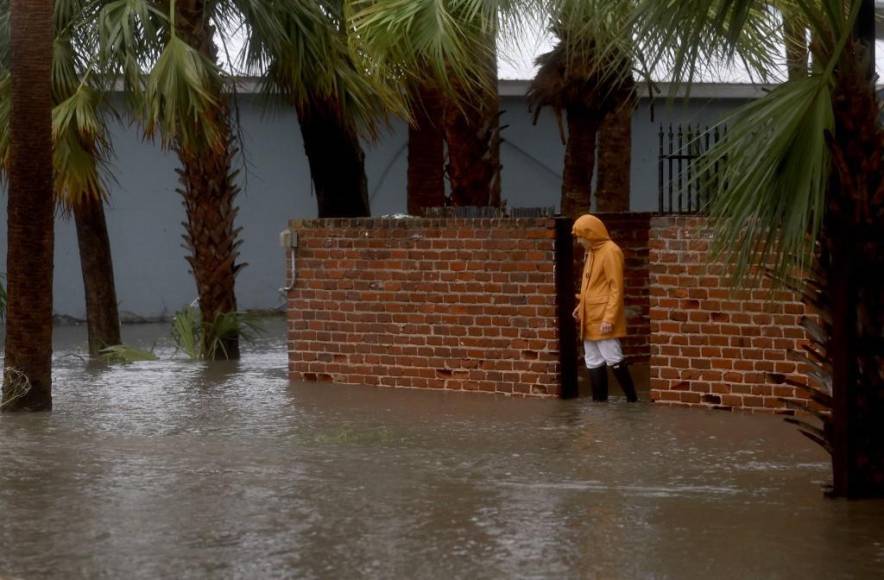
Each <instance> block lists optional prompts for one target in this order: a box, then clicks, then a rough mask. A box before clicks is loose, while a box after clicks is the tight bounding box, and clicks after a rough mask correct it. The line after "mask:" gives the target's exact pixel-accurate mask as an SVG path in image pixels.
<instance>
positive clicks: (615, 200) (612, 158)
mask: <svg viewBox="0 0 884 580" xmlns="http://www.w3.org/2000/svg"><path fill="white" fill-rule="evenodd" d="M634 109H635V100H634V99H633V94H632V83H631V82H630V83H629V86H628V87H627V90H624V91H623V92H622V93H621V102H620V104H619V105H618V106H617V107H616V108H615V109H614V110H612V111H611V112H609V113H608V114H607V115H605V117H604V119H602V124H601V128H600V129H599V143H598V147H599V154H598V155H599V159H598V163H599V171H598V183H597V184H596V193H595V201H596V210H597V211H600V212H626V211H629V196H630V172H631V170H632V111H633V110H634Z"/></svg>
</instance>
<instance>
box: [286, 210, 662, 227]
mask: <svg viewBox="0 0 884 580" xmlns="http://www.w3.org/2000/svg"><path fill="white" fill-rule="evenodd" d="M594 215H597V216H599V217H600V218H601V219H602V220H603V221H604V220H610V221H650V220H653V219H655V218H654V216H655V214H654V213H652V212H600V213H596V214H594ZM553 219H554V218H549V217H524V218H523V217H517V218H436V217H434V218H421V217H407V218H388V217H370V218H325V219H293V220H290V221H289V226H290V227H293V228H301V229H310V228H327V227H340V228H347V227H350V228H365V227H372V228H426V227H441V226H457V225H469V226H482V227H493V226H497V225H518V226H521V227H552V222H553Z"/></svg>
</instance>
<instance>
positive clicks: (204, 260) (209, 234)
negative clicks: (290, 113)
mask: <svg viewBox="0 0 884 580" xmlns="http://www.w3.org/2000/svg"><path fill="white" fill-rule="evenodd" d="M228 143H229V141H228ZM233 154H234V151H233V148H232V147H231V146H230V145H228V146H227V147H226V148H225V149H224V150H222V151H214V150H207V151H202V152H190V151H183V150H179V151H178V157H179V159H180V160H181V165H182V169H181V171H180V177H181V184H182V188H181V189H180V190H179V193H181V195H182V196H183V197H184V207H185V208H186V210H187V211H186V213H187V223H186V224H185V228H186V233H185V235H184V241H185V245H186V247H187V248H188V249H189V250H190V255H189V256H188V257H187V261H188V263H189V264H190V267H191V270H192V271H193V275H194V278H195V280H196V288H197V295H198V297H199V305H200V314H201V319H202V329H203V332H202V340H203V348H202V352H203V353H204V355H207V354H212V355H213V356H214V357H215V358H216V359H238V358H239V338H238V336H227V337H223V340H222V341H221V345H222V348H220V349H212V348H211V344H212V341H213V340H214V339H215V338H216V337H215V336H214V334H213V333H212V331H211V329H212V328H214V325H215V323H216V322H217V320H218V317H219V316H221V315H224V314H230V313H233V312H236V291H235V283H236V275H237V273H238V272H239V270H240V268H242V264H237V263H236V259H237V258H238V257H239V251H238V247H239V242H238V241H237V239H236V238H237V236H238V234H239V230H238V229H237V228H236V226H235V225H234V222H235V220H236V214H237V213H238V212H239V209H238V208H237V207H236V206H235V204H234V200H235V198H236V194H237V193H238V192H239V189H238V188H237V186H236V184H235V183H234V174H233V173H231V171H230V167H231V165H232V160H233Z"/></svg>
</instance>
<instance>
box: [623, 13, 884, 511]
mask: <svg viewBox="0 0 884 580" xmlns="http://www.w3.org/2000/svg"><path fill="white" fill-rule="evenodd" d="M777 7H780V8H783V9H785V10H787V11H789V12H788V14H790V15H792V16H798V17H799V18H800V21H801V22H803V23H805V24H806V26H808V28H809V30H810V34H811V37H812V38H813V42H812V43H811V45H810V51H811V54H812V69H811V70H810V71H809V74H808V75H807V76H806V77H804V78H794V79H791V80H788V81H786V82H784V83H782V84H781V85H780V86H778V87H777V88H776V89H775V90H773V91H771V92H770V93H769V94H767V95H766V96H764V97H763V98H761V99H759V100H758V101H755V102H753V103H750V104H748V105H746V106H744V107H743V108H741V109H740V110H739V111H738V112H736V113H735V114H734V115H733V117H732V118H731V119H729V121H728V126H729V131H728V137H727V139H726V140H724V141H723V142H722V143H721V144H720V145H719V146H717V147H716V148H714V149H713V150H712V151H711V152H710V153H709V154H708V155H707V157H706V160H705V162H706V163H707V164H711V165H707V167H711V166H714V163H715V162H716V161H718V162H724V160H725V159H726V165H725V167H726V169H725V170H724V175H722V176H721V177H722V179H721V186H720V189H719V191H718V192H717V196H716V197H715V200H714V202H713V205H712V207H711V209H710V211H711V214H712V216H713V217H714V218H715V222H714V223H715V225H716V231H717V240H718V245H719V248H720V249H722V251H724V249H727V253H726V254H725V255H727V256H729V257H730V258H731V259H732V260H733V263H734V266H735V275H736V276H744V275H746V274H747V273H749V272H751V271H752V267H753V266H754V267H756V271H761V270H763V269H765V267H767V266H769V265H771V264H773V267H772V270H771V275H772V276H773V277H775V278H776V279H777V280H778V281H780V282H782V283H783V284H786V285H788V286H790V287H792V288H794V289H796V290H797V291H799V292H800V293H801V295H802V296H803V299H804V301H805V302H806V303H807V304H808V306H809V307H810V308H811V309H813V310H815V311H816V312H818V313H819V316H818V320H817V321H814V320H812V319H810V318H808V319H805V320H804V324H805V328H806V329H807V332H808V336H809V337H810V344H809V345H808V347H807V352H806V353H804V354H805V355H806V356H805V358H806V360H805V361H804V362H805V364H807V365H808V366H809V367H810V368H811V369H812V370H811V372H810V373H809V377H810V381H811V384H810V385H809V386H808V385H804V384H802V383H800V382H794V383H793V382H792V381H789V380H788V379H785V378H784V377H777V376H774V377H772V378H773V379H775V380H779V381H785V382H787V383H789V384H794V386H795V387H796V388H799V389H802V390H805V391H807V393H808V395H809V396H810V397H811V400H812V401H813V402H814V404H810V403H808V404H806V405H805V406H804V407H803V408H804V409H805V410H807V411H809V412H812V413H814V414H816V415H817V416H818V417H819V418H820V419H821V421H822V423H823V426H822V428H818V427H816V426H814V425H811V424H809V423H806V422H804V421H797V422H799V423H800V424H801V428H802V431H803V432H804V433H805V434H806V435H807V436H809V437H810V438H812V439H813V440H814V441H817V442H818V443H820V444H821V445H823V446H824V447H825V448H826V449H827V450H829V451H830V452H831V454H832V466H833V489H832V494H833V495H836V496H844V497H854V498H855V497H870V496H882V495H884V360H882V356H884V354H882V353H884V276H882V272H884V240H882V235H881V232H882V231H884V167H882V147H884V131H882V127H881V122H880V117H879V114H880V108H879V104H878V101H877V97H876V93H875V88H874V85H873V63H874V58H873V56H874V53H873V50H874V49H873V46H874V42H873V38H874V20H873V18H874V7H873V3H872V2H870V1H869V0H814V1H800V2H798V1H795V2H793V1H791V0H788V1H786V0H783V1H782V2H767V1H761V0H712V1H708V2H705V1H704V2H699V1H685V2H676V1H674V0H667V1H660V0H643V1H642V5H641V7H640V11H639V13H638V14H639V18H640V28H639V30H640V31H641V37H642V38H643V42H644V43H645V45H646V46H647V47H648V50H649V51H650V50H651V49H654V48H655V49H656V55H655V60H656V61H657V62H664V61H665V62H667V63H668V64H670V65H671V68H672V71H673V74H674V77H675V78H676V79H677V80H680V81H687V82H689V81H690V80H691V79H692V78H693V76H694V73H695V71H696V70H697V68H698V65H700V64H701V63H702V62H703V61H706V62H717V63H721V62H722V60H730V61H733V60H736V59H739V60H741V61H743V62H744V63H746V64H748V65H749V66H750V68H751V69H753V70H754V71H756V72H757V73H759V74H762V75H763V74H765V73H767V72H769V71H770V70H771V69H770V66H771V64H772V63H774V62H776V61H777V59H779V61H780V62H782V58H781V56H780V55H781V54H782V41H781V40H778V39H781V38H782V36H781V35H780V34H778V31H780V30H781V21H780V16H779V14H778V12H777V11H776V10H774V8H777ZM858 28H861V29H863V30H865V31H868V30H869V28H871V34H868V33H865V34H858V33H857V29H858ZM870 37H871V38H870ZM795 272H801V273H804V274H806V276H805V277H797V276H794V273H795ZM796 278H797V280H796Z"/></svg>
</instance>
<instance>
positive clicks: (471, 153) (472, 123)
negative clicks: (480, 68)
mask: <svg viewBox="0 0 884 580" xmlns="http://www.w3.org/2000/svg"><path fill="white" fill-rule="evenodd" d="M489 43H490V45H491V46H492V49H491V50H489V51H488V52H487V54H485V55H483V57H482V58H484V59H485V67H484V70H485V72H486V75H487V76H486V79H485V80H484V85H485V89H484V90H482V91H479V92H478V93H477V92H476V91H475V90H473V91H462V92H461V94H460V95H459V98H458V103H453V102H452V103H448V104H447V106H446V107H445V140H446V142H447V143H448V179H449V183H450V184H451V204H452V205H454V206H479V207H484V206H490V207H500V205H501V193H500V189H501V183H500V170H501V165H500V143H501V138H500V97H499V96H498V94H497V54H496V51H495V50H494V48H493V46H494V45H493V43H494V36H493V35H492V36H491V37H490V39H489Z"/></svg>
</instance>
